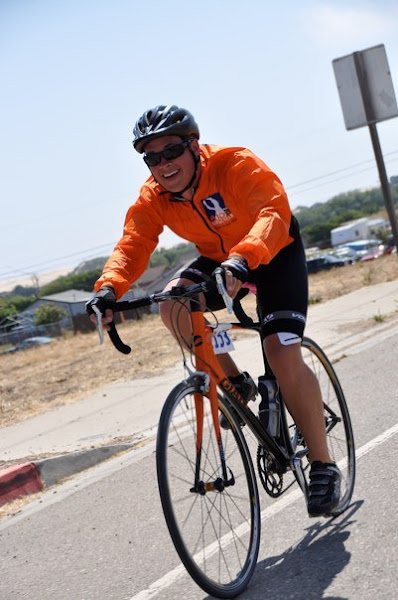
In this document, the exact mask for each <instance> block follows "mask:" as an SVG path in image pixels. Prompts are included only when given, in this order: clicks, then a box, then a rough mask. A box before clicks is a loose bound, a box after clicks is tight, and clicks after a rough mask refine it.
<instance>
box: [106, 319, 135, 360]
mask: <svg viewBox="0 0 398 600" xmlns="http://www.w3.org/2000/svg"><path fill="white" fill-rule="evenodd" d="M109 325H110V329H109V331H108V335H109V337H110V339H111V342H112V344H113V345H114V346H115V348H116V350H119V352H122V354H130V352H131V348H130V346H127V344H125V343H124V342H122V340H121V339H120V336H119V334H118V332H117V329H116V327H115V323H114V322H113V321H112V323H109Z"/></svg>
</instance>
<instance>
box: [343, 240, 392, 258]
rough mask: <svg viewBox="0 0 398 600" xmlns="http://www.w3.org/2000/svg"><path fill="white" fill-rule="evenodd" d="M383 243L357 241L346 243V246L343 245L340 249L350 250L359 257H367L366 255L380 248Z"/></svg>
mask: <svg viewBox="0 0 398 600" xmlns="http://www.w3.org/2000/svg"><path fill="white" fill-rule="evenodd" d="M382 243H383V242H382V241H381V240H356V241H355V242H346V243H345V244H341V246H339V248H343V247H344V248H350V250H353V251H354V252H356V253H357V255H358V256H359V257H361V256H365V254H368V253H369V252H370V251H371V250H372V249H373V248H376V247H377V246H380V244H382ZM336 250H337V248H336Z"/></svg>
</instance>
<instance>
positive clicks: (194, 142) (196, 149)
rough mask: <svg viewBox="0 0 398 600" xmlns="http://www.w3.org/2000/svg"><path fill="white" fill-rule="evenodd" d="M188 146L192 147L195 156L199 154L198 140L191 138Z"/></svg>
mask: <svg viewBox="0 0 398 600" xmlns="http://www.w3.org/2000/svg"><path fill="white" fill-rule="evenodd" d="M190 147H191V149H192V152H193V153H194V154H195V156H196V157H199V156H200V149H199V141H198V140H192V142H191V143H190Z"/></svg>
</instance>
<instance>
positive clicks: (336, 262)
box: [307, 254, 353, 273]
mask: <svg viewBox="0 0 398 600" xmlns="http://www.w3.org/2000/svg"><path fill="white" fill-rule="evenodd" d="M352 263H353V261H352V260H351V259H349V258H336V257H335V256H332V254H322V256H316V257H314V258H309V259H308V260H307V269H308V273H317V272H318V271H325V270H327V269H333V267H345V266H346V265H351V264H352Z"/></svg>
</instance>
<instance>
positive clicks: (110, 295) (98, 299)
mask: <svg viewBox="0 0 398 600" xmlns="http://www.w3.org/2000/svg"><path fill="white" fill-rule="evenodd" d="M107 302H116V296H115V291H114V289H113V288H112V287H110V286H104V287H102V288H101V289H100V290H98V292H96V293H95V295H94V296H93V297H92V298H90V300H89V301H88V302H87V304H86V311H87V313H88V314H89V315H90V319H91V321H92V322H93V323H94V324H95V325H97V316H96V314H95V312H94V310H93V306H96V307H97V308H98V310H99V311H100V312H101V313H102V315H103V316H102V325H103V327H104V329H106V330H109V323H111V322H112V321H113V311H112V310H110V309H109V308H107V309H105V308H104V306H105V303H107Z"/></svg>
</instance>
